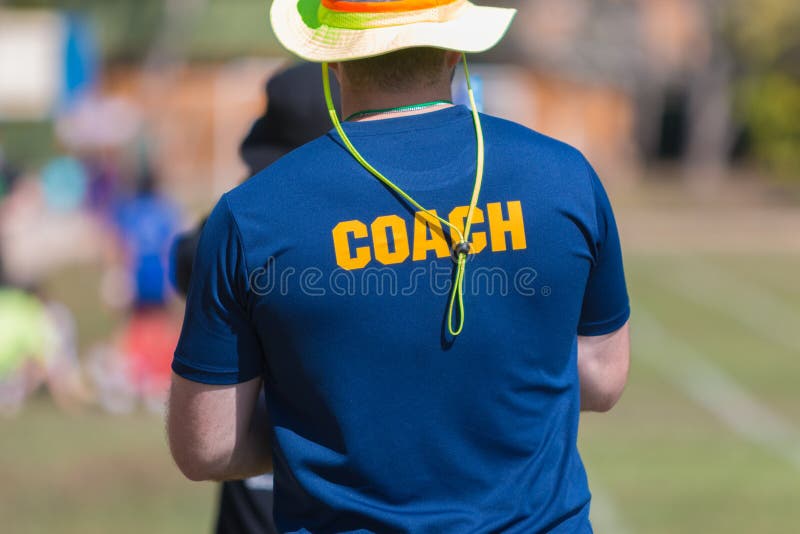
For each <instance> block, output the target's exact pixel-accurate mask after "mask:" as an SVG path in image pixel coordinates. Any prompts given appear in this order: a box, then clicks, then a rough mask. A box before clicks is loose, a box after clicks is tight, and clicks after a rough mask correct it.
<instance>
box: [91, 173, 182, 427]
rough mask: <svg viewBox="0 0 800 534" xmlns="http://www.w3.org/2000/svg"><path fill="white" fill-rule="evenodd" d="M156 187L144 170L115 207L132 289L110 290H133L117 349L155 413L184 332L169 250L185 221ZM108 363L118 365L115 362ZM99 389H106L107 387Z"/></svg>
mask: <svg viewBox="0 0 800 534" xmlns="http://www.w3.org/2000/svg"><path fill="white" fill-rule="evenodd" d="M156 184H157V182H156V177H155V175H154V174H153V172H152V169H150V168H145V169H144V170H143V172H142V173H141V175H140V176H139V178H138V180H137V188H136V193H135V195H134V196H133V197H131V198H128V199H124V200H123V201H121V202H120V203H119V205H118V206H117V208H116V214H115V224H116V232H117V235H118V240H119V246H120V249H121V256H122V262H123V264H124V266H125V270H126V271H127V276H126V279H127V280H128V282H129V286H130V287H129V288H124V287H120V286H114V287H111V288H110V289H108V288H107V289H106V291H107V292H110V293H115V292H125V291H126V290H127V291H129V294H128V295H125V296H126V297H127V299H125V300H127V301H128V307H129V310H130V311H129V316H128V319H127V321H126V324H125V326H124V328H123V330H122V331H121V332H120V333H119V334H118V336H117V338H116V340H115V342H114V344H113V345H114V350H116V351H119V352H120V353H121V354H123V355H124V362H125V363H124V369H125V373H126V375H127V377H128V380H129V382H130V385H131V388H132V389H133V391H134V393H135V396H136V397H137V398H139V399H141V400H142V401H143V402H144V403H145V405H146V406H147V407H148V408H150V409H151V410H154V411H161V410H163V404H164V401H165V400H166V393H167V390H168V387H169V381H170V365H169V363H170V360H171V353H172V350H173V348H174V346H175V342H176V340H177V337H178V330H179V327H178V324H177V323H176V321H175V319H174V317H173V314H172V313H171V312H170V309H169V303H170V300H171V298H172V291H171V289H170V287H169V249H170V244H171V243H172V240H173V239H174V237H175V235H176V233H177V230H178V226H179V222H180V217H179V211H178V208H177V207H176V205H175V204H174V203H173V202H172V201H171V200H170V199H169V198H167V197H166V196H165V195H163V194H161V193H160V192H159V191H158V189H157V185H156ZM112 272H113V270H112ZM112 352H113V351H112ZM109 354H111V353H109ZM107 364H108V365H109V366H111V367H113V365H112V362H107ZM112 379H113V378H112ZM99 387H100V389H106V388H105V386H104V385H102V384H101V385H99Z"/></svg>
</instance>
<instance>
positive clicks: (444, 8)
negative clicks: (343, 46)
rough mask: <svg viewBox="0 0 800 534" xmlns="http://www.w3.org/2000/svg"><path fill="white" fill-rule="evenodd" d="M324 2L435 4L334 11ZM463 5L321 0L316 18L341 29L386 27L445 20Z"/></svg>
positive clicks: (454, 0) (461, 0)
mask: <svg viewBox="0 0 800 534" xmlns="http://www.w3.org/2000/svg"><path fill="white" fill-rule="evenodd" d="M325 4H337V5H338V6H339V7H341V5H342V4H357V5H358V6H360V7H363V6H367V5H381V6H383V5H384V4H387V5H388V4H402V5H403V6H405V7H406V8H409V7H410V6H411V5H428V4H435V7H428V8H424V9H420V8H415V9H412V10H410V11H409V10H406V9H404V10H397V11H375V12H373V11H358V12H356V11H336V10H333V9H330V8H328V7H327V6H326V5H325ZM466 5H467V0H449V1H446V2H445V1H442V0H439V1H433V0H398V1H393V2H352V1H349V2H334V1H333V0H322V2H321V3H320V6H319V13H318V17H319V21H320V22H321V23H322V24H325V25H326V26H328V27H331V28H339V29H344V30H368V29H371V28H387V27H390V26H403V25H406V24H418V23H425V22H447V21H450V20H453V19H454V18H456V17H457V16H458V14H459V12H460V10H461V9H462V8H464V7H466Z"/></svg>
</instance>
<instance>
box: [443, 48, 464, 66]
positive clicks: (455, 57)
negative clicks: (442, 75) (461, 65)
mask: <svg viewBox="0 0 800 534" xmlns="http://www.w3.org/2000/svg"><path fill="white" fill-rule="evenodd" d="M444 60H445V62H446V63H447V68H448V69H453V68H455V66H456V65H457V64H458V62H459V61H461V52H454V51H452V50H448V51H447V53H446V54H445V56H444Z"/></svg>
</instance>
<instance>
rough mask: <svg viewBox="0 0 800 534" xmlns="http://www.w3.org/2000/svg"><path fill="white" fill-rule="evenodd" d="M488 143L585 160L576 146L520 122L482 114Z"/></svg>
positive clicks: (562, 157) (568, 158) (562, 158)
mask: <svg viewBox="0 0 800 534" xmlns="http://www.w3.org/2000/svg"><path fill="white" fill-rule="evenodd" d="M481 124H482V125H483V130H484V136H485V137H486V139H487V143H494V144H502V145H503V147H504V148H505V149H507V150H509V149H511V150H513V149H524V150H535V151H537V152H540V153H542V154H546V155H549V156H553V157H557V158H559V159H561V160H562V161H563V160H575V159H578V160H583V159H584V157H583V154H582V153H581V152H580V150H578V149H577V148H575V147H574V146H572V145H570V144H569V143H566V142H564V141H561V140H559V139H556V138H554V137H550V136H548V135H545V134H543V133H541V132H538V131H536V130H533V129H531V128H529V127H527V126H524V125H522V124H520V123H518V122H514V121H512V120H508V119H503V118H500V117H495V116H493V115H484V114H481Z"/></svg>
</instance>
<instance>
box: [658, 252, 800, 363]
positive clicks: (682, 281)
mask: <svg viewBox="0 0 800 534" xmlns="http://www.w3.org/2000/svg"><path fill="white" fill-rule="evenodd" d="M659 284H663V285H664V286H666V287H668V288H669V289H671V290H673V291H675V292H677V293H679V294H680V295H682V296H683V297H685V298H687V299H689V300H691V301H692V302H695V303H697V304H700V305H702V306H707V307H709V308H712V309H714V310H715V311H718V312H720V313H722V314H724V315H726V316H728V317H730V318H732V319H734V320H735V321H737V322H739V323H740V324H741V325H743V326H745V327H747V328H749V329H750V330H751V331H753V332H754V333H755V334H757V335H759V336H761V337H763V338H765V339H768V340H769V341H770V342H771V343H775V344H777V345H780V346H782V347H784V348H786V349H788V350H789V351H791V352H795V353H798V356H800V309H797V308H795V307H792V306H790V305H789V304H787V303H786V302H784V301H782V300H780V299H777V298H775V297H773V296H772V295H770V294H769V293H768V292H766V291H764V290H763V289H761V288H759V287H758V286H757V285H754V284H752V283H749V282H747V281H744V280H741V279H740V278H739V277H736V276H734V275H733V274H731V273H729V272H727V271H725V270H723V269H719V268H717V267H715V266H713V265H710V264H708V263H707V262H703V261H700V260H694V261H692V262H691V263H689V264H688V265H686V266H685V267H683V266H680V267H678V268H676V269H675V270H674V271H673V272H671V273H670V275H669V276H668V277H667V278H666V279H661V280H659Z"/></svg>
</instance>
